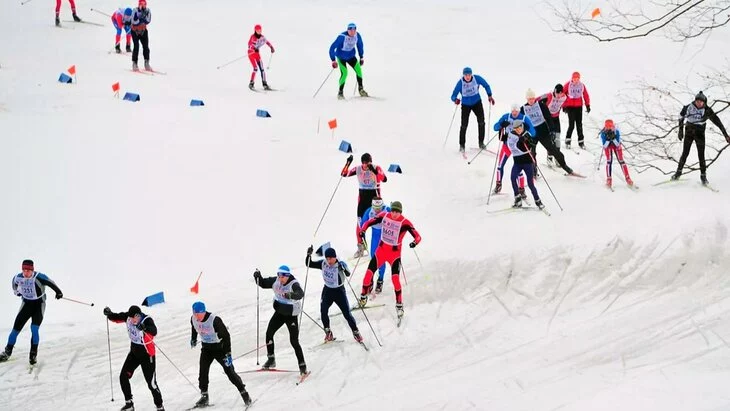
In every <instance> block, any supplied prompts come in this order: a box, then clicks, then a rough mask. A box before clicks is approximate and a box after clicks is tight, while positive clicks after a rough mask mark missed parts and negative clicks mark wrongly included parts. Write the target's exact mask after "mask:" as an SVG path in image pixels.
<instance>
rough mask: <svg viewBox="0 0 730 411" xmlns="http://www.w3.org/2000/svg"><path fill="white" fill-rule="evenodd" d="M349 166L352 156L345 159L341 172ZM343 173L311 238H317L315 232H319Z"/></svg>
mask: <svg viewBox="0 0 730 411" xmlns="http://www.w3.org/2000/svg"><path fill="white" fill-rule="evenodd" d="M350 164H352V156H350V157H348V158H347V162H345V167H343V168H342V171H343V172H344V171H345V170H347V169H348V168H349V167H350ZM342 174H343V173H340V179H339V180H337V185H336V186H335V191H333V192H332V196H331V197H330V201H329V202H328V203H327V207H325V209H324V213H322V218H320V219H319V224H317V228H316V229H315V230H314V235H313V236H312V237H317V232H319V227H321V226H322V221H324V216H326V215H327V210H329V208H330V205H332V200H333V199H334V198H335V194H336V193H337V189H338V188H340V183H341V182H342V179H343V176H342Z"/></svg>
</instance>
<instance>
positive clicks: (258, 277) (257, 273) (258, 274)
mask: <svg viewBox="0 0 730 411" xmlns="http://www.w3.org/2000/svg"><path fill="white" fill-rule="evenodd" d="M261 278H262V277H261V271H259V270H256V271H254V272H253V279H254V280H256V283H257V284H258V283H259V282H261Z"/></svg>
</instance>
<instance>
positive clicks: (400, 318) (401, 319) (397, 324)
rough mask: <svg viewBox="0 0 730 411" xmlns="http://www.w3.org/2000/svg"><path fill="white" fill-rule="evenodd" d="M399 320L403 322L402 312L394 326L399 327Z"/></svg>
mask: <svg viewBox="0 0 730 411" xmlns="http://www.w3.org/2000/svg"><path fill="white" fill-rule="evenodd" d="M401 322H403V314H399V315H398V321H397V322H396V324H395V326H396V328H400V325H401Z"/></svg>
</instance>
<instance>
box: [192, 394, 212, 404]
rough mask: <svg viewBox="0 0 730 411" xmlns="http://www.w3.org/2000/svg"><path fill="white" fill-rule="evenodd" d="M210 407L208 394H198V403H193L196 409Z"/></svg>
mask: <svg viewBox="0 0 730 411" xmlns="http://www.w3.org/2000/svg"><path fill="white" fill-rule="evenodd" d="M208 405H210V400H209V398H208V392H206V391H203V392H201V393H200V399H199V400H198V402H196V403H195V406H196V407H207V406H208Z"/></svg>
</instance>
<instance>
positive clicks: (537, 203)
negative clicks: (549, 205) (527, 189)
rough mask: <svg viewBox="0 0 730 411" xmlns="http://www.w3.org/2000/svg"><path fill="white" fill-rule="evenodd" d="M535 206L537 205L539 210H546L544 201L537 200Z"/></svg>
mask: <svg viewBox="0 0 730 411" xmlns="http://www.w3.org/2000/svg"><path fill="white" fill-rule="evenodd" d="M535 205H536V206H537V208H539V209H540V210H542V209H543V208H545V204H543V203H542V200H535Z"/></svg>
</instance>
